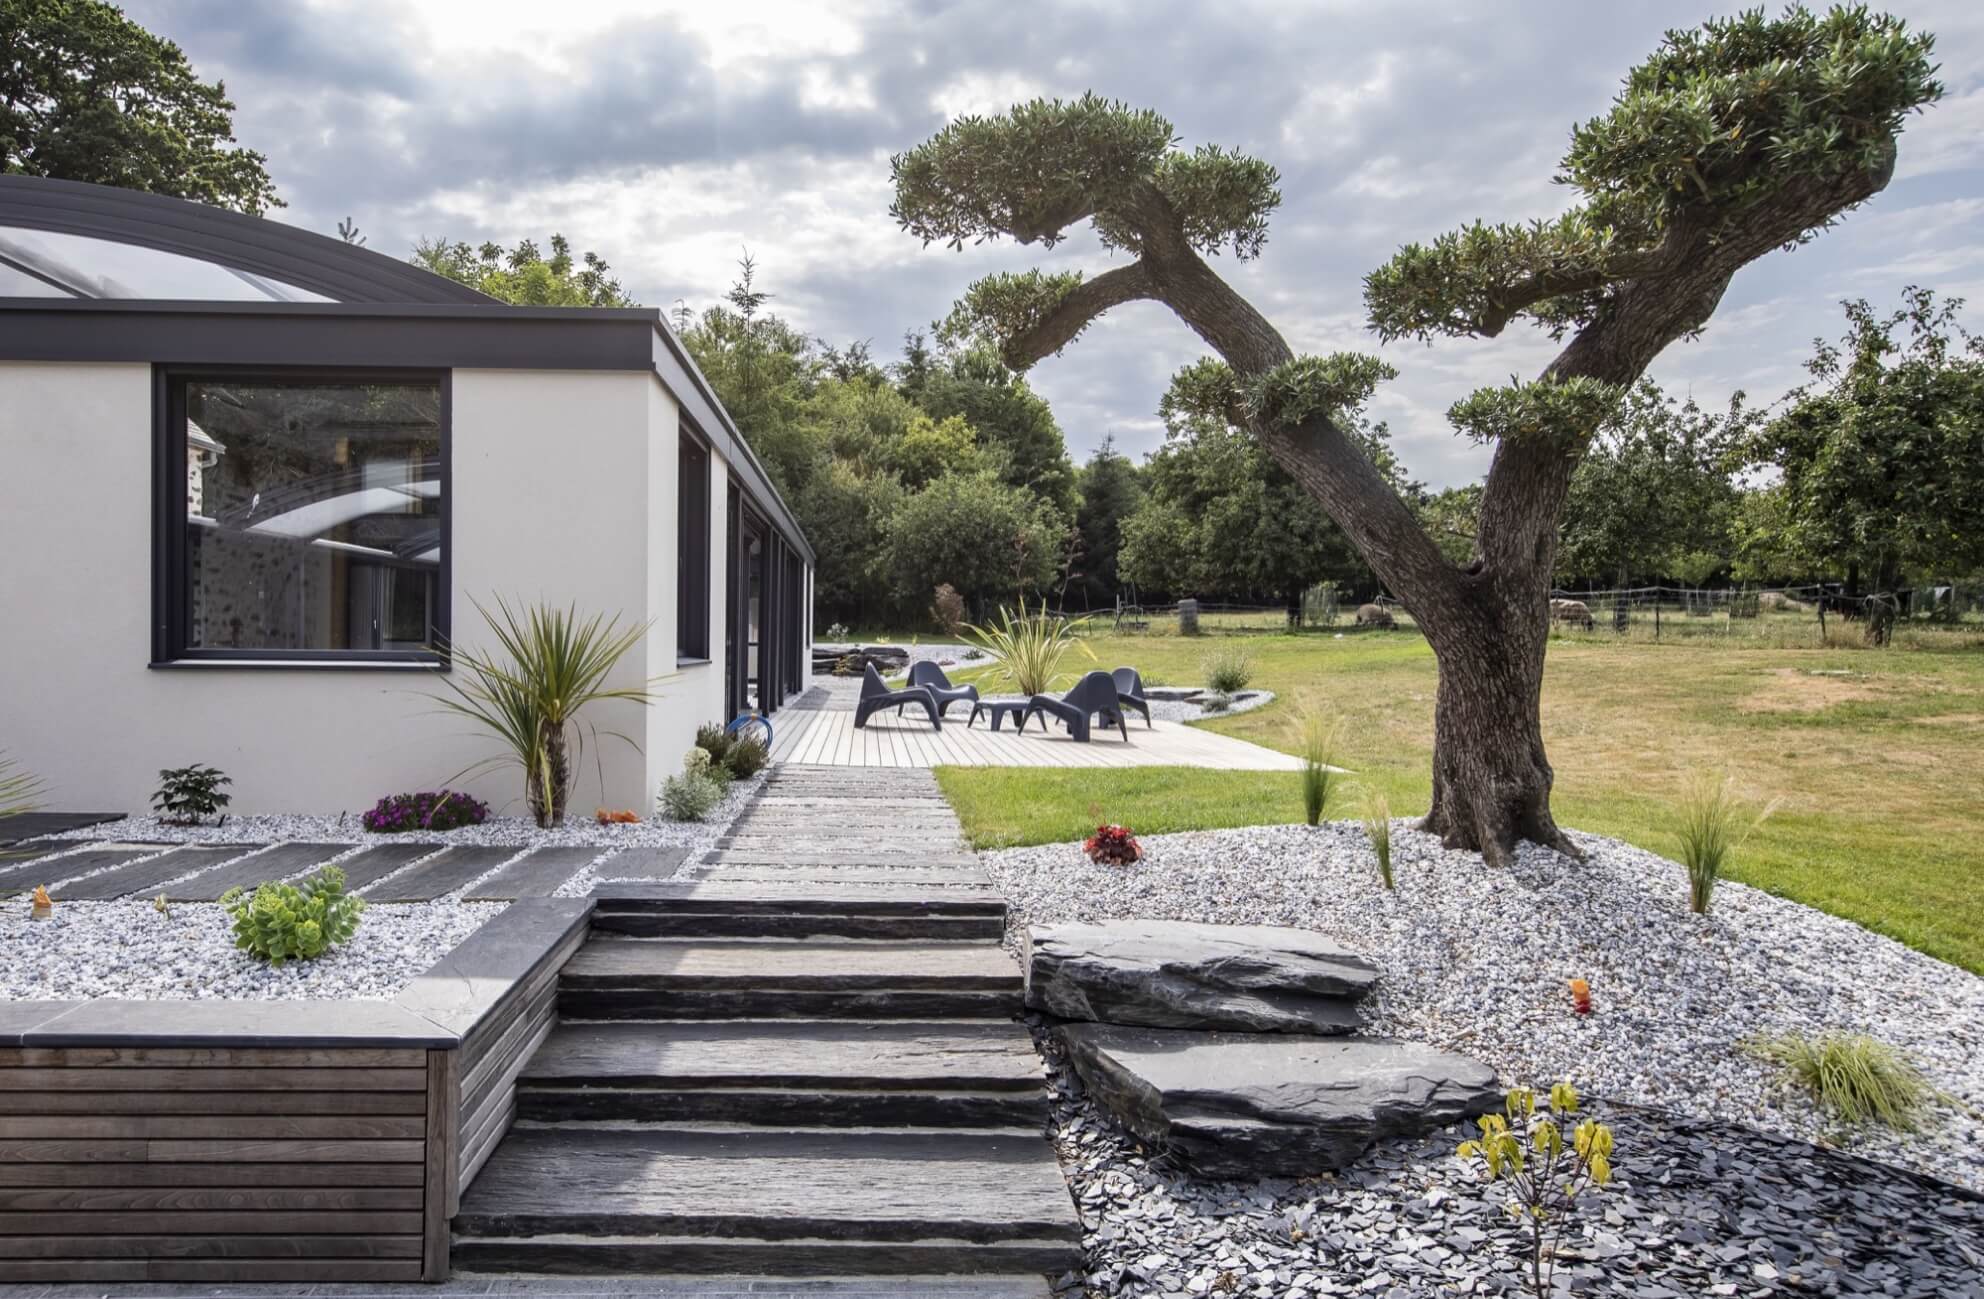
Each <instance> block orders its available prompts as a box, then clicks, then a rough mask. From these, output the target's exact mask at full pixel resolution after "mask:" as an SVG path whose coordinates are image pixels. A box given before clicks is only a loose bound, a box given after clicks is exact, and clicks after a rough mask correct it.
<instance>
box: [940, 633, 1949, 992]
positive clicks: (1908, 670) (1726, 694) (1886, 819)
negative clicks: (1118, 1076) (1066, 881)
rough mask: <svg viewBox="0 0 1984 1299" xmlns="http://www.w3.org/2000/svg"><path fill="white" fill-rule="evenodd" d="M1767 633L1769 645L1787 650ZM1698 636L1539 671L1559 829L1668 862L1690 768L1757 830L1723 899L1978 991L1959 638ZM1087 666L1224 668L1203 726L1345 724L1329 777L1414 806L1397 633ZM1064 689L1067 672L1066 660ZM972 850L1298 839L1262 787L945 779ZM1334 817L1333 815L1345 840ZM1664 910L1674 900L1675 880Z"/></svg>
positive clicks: (1557, 662) (1417, 683)
mask: <svg viewBox="0 0 1984 1299" xmlns="http://www.w3.org/2000/svg"><path fill="white" fill-rule="evenodd" d="M1787 630H1788V629H1787ZM1856 638H1857V630H1853V631H1849V632H1847V633H1845V634H1844V635H1842V636H1841V637H1840V638H1839V640H1840V641H1841V642H1843V643H1841V644H1839V645H1837V646H1836V647H1822V646H1820V645H1818V644H1817V643H1816V641H1817V638H1816V634H1815V629H1814V634H1813V635H1812V643H1811V644H1809V645H1797V644H1783V645H1780V644H1776V643H1773V642H1774V640H1775V637H1772V638H1769V639H1766V638H1761V637H1737V636H1731V637H1727V638H1724V639H1721V640H1716V639H1712V638H1708V637H1704V636H1700V635H1692V636H1687V637H1686V638H1663V641H1662V643H1660V644H1657V645H1656V644H1652V643H1649V642H1643V641H1641V640H1639V639H1638V638H1636V637H1635V638H1628V639H1626V640H1625V641H1623V642H1621V641H1619V640H1617V639H1615V638H1612V637H1610V636H1607V635H1604V634H1597V635H1592V636H1589V637H1586V636H1584V635H1582V634H1579V635H1575V636H1571V637H1560V638H1558V639H1556V640H1554V641H1553V642H1552V644H1551V647H1550V657H1549V666H1548V670H1547V674H1546V679H1545V687H1544V705H1543V725H1544V734H1545V738H1546V741H1547V743H1548V744H1549V748H1550V759H1551V762H1552V764H1553V765H1554V766H1555V768H1556V771H1557V792H1556V798H1555V806H1556V809H1557V814H1558V818H1559V820H1561V821H1562V822H1564V823H1565V824H1567V825H1569V826H1572V827H1575V828H1578V829H1582V830H1589V831H1594V832H1597V833H1601V834H1607V835H1612V836H1615V837H1618V838H1621V839H1625V840H1627V841H1629V842H1632V843H1636V844H1639V845H1642V846H1644V847H1647V848H1650V849H1653V850H1654V851H1656V852H1663V853H1668V854H1671V853H1672V852H1673V843H1672V840H1671V838H1670V837H1669V835H1668V833H1667V831H1666V828H1665V823H1666V819H1667V811H1668V808H1669V807H1670V806H1671V803H1672V800H1673V798H1674V797H1675V795H1676V794H1677V792H1678V791H1679V790H1680V788H1681V786H1682V783H1683V781H1684V780H1685V779H1686V777H1687V775H1688V773H1689V772H1690V771H1691V770H1693V769H1695V768H1698V767H1727V768H1728V769H1729V770H1730V771H1731V772H1732V773H1733V774H1734V776H1735V778H1736V780H1737V783H1738V784H1739V786H1740V787H1741V788H1742V789H1743V791H1744V792H1745V794H1746V796H1747V797H1749V798H1751V799H1753V800H1754V801H1755V802H1757V803H1759V804H1762V803H1764V802H1767V801H1770V800H1773V799H1775V800H1778V803H1779V807H1778V810H1777V812H1776V813H1775V814H1774V815H1773V816H1772V817H1771V819H1770V820H1769V821H1768V822H1766V823H1765V825H1764V826H1763V828H1762V829H1760V830H1759V831H1758V832H1757V834H1756V835H1755V837H1754V838H1752V839H1751V840H1750V841H1749V843H1748V844H1747V845H1746V846H1745V847H1744V849H1743V850H1742V851H1741V853H1740V854H1739V857H1738V863H1737V866H1736V869H1735V871H1734V872H1733V874H1734V877H1735V878H1737V879H1740V880H1742V881H1744V882H1745V883H1749V884H1754V885H1757V886H1759V887H1761V888H1766V889H1769V890H1771V891H1772V892H1776V893H1781V894H1784V895H1785V896H1787V897H1792V898H1796V899H1798V900H1800V901H1802V902H1806V903H1809V904H1810V905H1813V906H1816V907H1820V908H1823V909H1824V910H1827V911H1830V912H1833V913H1834V914H1836V915H1841V916H1845V917H1848V918H1850V919H1852V920H1855V921H1858V922H1860V923H1861V924H1864V925H1867V926H1869V927H1870V928H1873V929H1877V930H1880V931H1881V932H1883V933H1887V934H1890V935H1892V936H1894V937H1895V938H1898V939H1900V940H1902V941H1903V942H1906V943H1908V944H1910V945H1912V946H1914V947H1918V948H1920V949H1921V950H1923V951H1925V952H1929V953H1931V954H1932V955H1935V956H1938V957H1941V958H1942V959H1944V960H1947V961H1951V962H1953V963H1955V964H1958V965H1961V966H1964V967H1965V968H1967V969H1970V970H1973V971H1978V972H1980V973H1984V648H1980V645H1979V638H1978V637H1977V636H1975V635H1974V634H1969V633H1965V632H1949V631H1922V632H1911V631H1904V632H1903V633H1902V634H1901V635H1900V636H1899V637H1898V641H1897V645H1896V646H1895V647H1894V648H1891V649H1887V650H1871V649H1864V648H1859V647H1858V646H1857V639H1856ZM1090 644H1091V646H1092V647H1093V648H1094V650H1095V652H1096V656H1097V658H1098V659H1099V660H1100V662H1101V663H1102V665H1104V666H1110V667H1114V666H1118V665H1121V664H1132V665H1134V666H1136V667H1137V668H1138V669H1139V670H1141V671H1142V672H1143V674H1144V677H1145V679H1146V680H1148V681H1152V682H1154V683H1159V684H1168V685H1188V684H1199V683H1200V675H1201V669H1200V660H1201V658H1202V657H1203V655H1204V654H1205V652H1206V651H1207V649H1208V648H1210V647H1212V646H1215V645H1218V646H1231V645H1235V644H1239V645H1244V646H1245V647H1246V648H1247V649H1248V651H1249V652H1250V653H1251V654H1252V655H1253V658H1254V662H1255V668H1256V676H1255V684H1257V685H1261V686H1265V687H1267V688H1269V689H1272V690H1274V691H1276V692H1277V693H1278V694H1279V696H1280V697H1279V698H1278V699H1276V701H1275V702H1274V703H1273V704H1271V705H1269V706H1268V707H1267V708H1264V709H1260V710H1258V711H1255V712H1251V713H1243V714H1240V715H1237V716H1234V717H1228V718H1220V719H1215V720H1210V721H1207V722H1204V723H1202V724H1203V725H1207V726H1210V727H1211V728H1212V729H1214V730H1218V731H1221V732H1223V733H1225V734H1228V735H1237V736H1240V737H1242V738H1244V739H1248V740H1252V741H1254V742H1256V743H1259V744H1264V745H1267V746H1269V747H1272V748H1279V749H1284V750H1292V749H1293V748H1294V742H1293V740H1294V736H1293V732H1294V719H1295V718H1296V717H1297V716H1298V715H1299V714H1300V712H1301V711H1302V710H1303V709H1307V708H1317V709H1321V710H1324V711H1326V712H1329V713H1331V714H1334V715H1336V716H1340V717H1341V718H1343V719H1344V723H1345V726H1344V731H1343V735H1344V750H1343V754H1342V757H1341V758H1340V759H1339V762H1340V764H1341V765H1343V766H1346V767H1349V768H1352V769H1353V770H1354V771H1355V772H1356V773H1357V778H1358V779H1360V780H1363V781H1368V782H1370V783H1373V784H1375V785H1377V786H1378V787H1379V788H1381V789H1383V790H1384V791H1385V792H1386V794H1387V795H1388V796H1389V797H1390V799H1391V802H1392V806H1393V807H1394V809H1396V811H1397V813H1398V814H1399V815H1401V816H1403V815H1409V814H1415V813H1418V812H1420V811H1422V810H1423V809H1424V807H1425V804H1426V800H1427V797H1428V792H1429V784H1428V777H1427V767H1428V762H1429V759H1430V754H1431V734H1432V712H1433V690H1434V669H1433V657H1432V653H1431V651H1430V650H1429V649H1428V648H1427V646H1426V644H1425V642H1424V641H1423V640H1421V639H1420V637H1419V636H1418V635H1417V634H1416V633H1412V632H1403V631H1402V632H1379V633H1368V632H1367V633H1350V634H1346V635H1343V636H1341V637H1337V636H1334V635H1332V634H1331V633H1328V632H1305V633H1300V634H1293V635H1290V634H1282V635H1255V636H1246V637H1231V636H1209V637H1201V638H1197V639H1188V638H1183V637H1178V636H1175V635H1165V634H1158V635H1135V636H1129V635H1126V636H1110V635H1102V636H1097V637H1094V638H1092V639H1091V641H1090ZM1080 666H1087V663H1086V660H1083V661H1082V662H1081V664H1080ZM938 777H939V779H940V780H941V781H942V783H943V787H944V790H945V792H946V794H948V795H949V796H950V798H951V800H952V801H953V802H954V803H955V804H956V805H957V807H958V810H959V813H960V815H961V816H962V817H963V818H964V821H965V825H966V828H967V830H968V832H969V833H970V834H971V836H972V838H973V841H974V842H975V843H977V844H978V845H979V846H981V847H992V846H1005V845H1017V844H1029V843H1047V842H1055V841H1060V840H1069V839H1075V838H1079V837H1080V836H1081V835H1082V834H1083V833H1085V832H1086V830H1087V828H1088V827H1090V826H1092V825H1093V824H1094V814H1096V813H1099V814H1100V815H1102V816H1105V817H1108V818H1110V819H1113V820H1119V821H1123V822H1125V823H1127V824H1129V825H1131V826H1132V827H1133V828H1135V829H1137V830H1139V831H1143V832H1146V833H1159V832H1163V831H1170V830H1183V829H1194V828H1213V827H1221V826H1232V825H1250V824H1261V823H1266V822H1275V821H1292V820H1296V819H1299V817H1300V814H1301V803H1300V798H1299V795H1298V793H1297V788H1296V784H1295V779H1294V777H1292V776H1289V775H1285V774H1262V773H1247V772H1224V771H1202V770H1194V769H1188V768H1156V769H1145V770H1142V771H1137V770H1127V771H1126V770H1115V771H1112V770H1099V771H1098V770H1076V771H1064V770H1043V769H1033V768H1020V769H1015V768H1005V769H988V768H945V769H942V770H940V771H939V772H938ZM1349 814H1350V811H1349V808H1348V805H1345V807H1344V808H1343V809H1342V810H1335V811H1333V813H1332V815H1333V816H1339V817H1340V816H1346V815H1349ZM1676 870H1677V873H1676V878H1675V888H1676V889H1677V890H1679V889H1681V888H1682V887H1683V885H1682V881H1681V878H1680V875H1679V873H1678V872H1679V868H1678V867H1677V868H1676Z"/></svg>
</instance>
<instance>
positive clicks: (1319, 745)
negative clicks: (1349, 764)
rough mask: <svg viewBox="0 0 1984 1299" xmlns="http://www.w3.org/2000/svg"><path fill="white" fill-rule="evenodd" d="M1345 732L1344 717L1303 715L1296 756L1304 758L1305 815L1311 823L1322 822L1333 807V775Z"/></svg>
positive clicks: (1303, 812) (1303, 789) (1303, 792)
mask: <svg viewBox="0 0 1984 1299" xmlns="http://www.w3.org/2000/svg"><path fill="white" fill-rule="evenodd" d="M1342 734H1343V722H1342V720H1341V719H1332V718H1328V717H1325V716H1323V715H1322V714H1321V713H1314V712H1312V713H1308V714H1305V715H1304V716H1303V718H1302V723H1301V734H1300V745H1299V747H1298V748H1297V750H1296V755H1297V756H1298V757H1300V758H1301V759H1302V814H1303V815H1304V816H1306V817H1307V818H1308V819H1309V824H1310V825H1320V824H1321V823H1322V820H1323V814H1324V813H1325V812H1327V811H1328V810H1329V805H1330V784H1331V780H1330V778H1331V777H1332V776H1334V775H1335V774H1336V766H1335V764H1334V762H1333V759H1334V758H1335V757H1336V750H1337V741H1338V739H1339V738H1340V737H1341V736H1342Z"/></svg>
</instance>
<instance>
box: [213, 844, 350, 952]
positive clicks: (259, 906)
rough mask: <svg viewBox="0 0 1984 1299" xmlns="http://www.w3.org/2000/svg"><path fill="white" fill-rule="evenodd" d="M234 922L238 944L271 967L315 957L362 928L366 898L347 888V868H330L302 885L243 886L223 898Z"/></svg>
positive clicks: (236, 944) (235, 939) (228, 915)
mask: <svg viewBox="0 0 1984 1299" xmlns="http://www.w3.org/2000/svg"><path fill="white" fill-rule="evenodd" d="M220 905H221V909H222V910H223V911H225V912H226V913H227V917H228V919H229V920H230V921H232V922H233V925H234V945H235V946H236V947H238V948H240V949H241V950H243V951H245V952H252V953H254V954H255V955H256V956H259V957H261V958H262V959H263V960H265V961H267V962H268V963H269V964H270V965H274V966H278V967H280V966H281V965H282V963H283V962H285V961H297V960H305V961H307V960H313V959H315V958H316V957H319V956H322V955H323V954H324V953H325V952H328V951H329V950H331V949H332V948H333V947H336V946H338V945H339V944H340V943H343V942H345V941H347V940H348V939H350V937H351V936H352V935H353V934H354V933H356V932H358V918H359V915H360V913H362V912H363V911H364V910H365V903H364V901H363V899H360V898H355V897H350V896H348V895H346V893H345V891H344V872H343V871H341V870H339V869H338V868H337V867H335V866H326V867H324V868H323V869H322V870H320V871H318V872H317V873H316V874H314V875H312V876H311V877H310V878H308V879H306V880H304V881H303V883H302V884H301V885H300V886H299V885H295V884H279V883H268V884H263V885H260V886H259V887H257V888H256V890H255V891H254V892H253V893H249V892H247V891H246V890H244V889H241V888H239V887H236V888H232V889H229V890H228V891H227V892H226V893H225V894H223V895H222V896H221V899H220Z"/></svg>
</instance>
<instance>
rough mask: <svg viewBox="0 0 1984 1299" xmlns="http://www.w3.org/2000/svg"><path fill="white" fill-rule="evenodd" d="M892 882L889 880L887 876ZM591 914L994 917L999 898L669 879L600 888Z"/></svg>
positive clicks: (906, 889)
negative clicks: (687, 910) (687, 911)
mask: <svg viewBox="0 0 1984 1299" xmlns="http://www.w3.org/2000/svg"><path fill="white" fill-rule="evenodd" d="M891 878H892V877H891ZM593 898H594V901H595V907H596V914H608V913H614V912H654V911H675V910H680V909H683V908H688V907H693V908H696V909H700V910H706V911H707V910H717V909H721V910H724V911H729V912H734V913H737V914H740V915H744V914H752V913H757V912H774V911H776V912H796V911H809V912H820V913H840V912H847V911H854V910H858V911H860V912H862V913H864V914H880V915H929V914H941V915H960V916H963V915H1000V916H1003V915H1004V914H1005V912H1006V900H1005V897H1004V895H1002V894H1000V893H999V892H998V891H997V890H995V889H992V888H990V887H978V888H974V889H962V888H959V889H934V888H928V887H922V886H909V885H905V886H900V887H887V886H884V887H872V888H862V889H840V888H832V887H829V886H827V885H824V884H817V883H813V882H810V881H802V882H797V883H786V884H759V883H751V884H733V883H725V882H717V881H703V880H672V881H666V882H662V883H657V884H623V885H601V886H600V887H598V888H595V889H594V890H593Z"/></svg>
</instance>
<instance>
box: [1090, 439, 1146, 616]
mask: <svg viewBox="0 0 1984 1299" xmlns="http://www.w3.org/2000/svg"><path fill="white" fill-rule="evenodd" d="M1076 487H1077V490H1078V492H1079V495H1080V500H1081V503H1080V504H1079V505H1078V506H1076V508H1075V531H1076V533H1077V534H1078V535H1079V536H1080V538H1081V573H1080V574H1079V576H1078V577H1077V579H1076V583H1077V585H1078V586H1079V587H1080V588H1081V590H1082V591H1083V593H1084V595H1085V596H1086V597H1087V598H1086V600H1085V603H1086V604H1087V605H1088V606H1090V607H1094V606H1097V605H1107V604H1109V603H1111V602H1112V601H1113V600H1114V599H1115V597H1116V593H1117V590H1118V588H1119V587H1120V586H1121V585H1122V574H1121V571H1120V567H1121V555H1122V552H1123V525H1124V524H1125V523H1126V522H1127V521H1128V520H1129V518H1130V516H1131V515H1133V514H1135V513H1136V512H1137V507H1138V505H1139V504H1140V503H1141V502H1142V501H1143V495H1144V487H1143V475H1142V473H1141V472H1140V471H1139V470H1138V469H1137V466H1136V465H1135V464H1133V463H1131V461H1130V458H1129V457H1128V456H1125V455H1123V454H1122V453H1121V452H1119V451H1117V450H1116V442H1115V439H1114V438H1113V437H1111V436H1109V435H1107V434H1105V435H1104V436H1103V439H1102V445H1100V446H1098V447H1097V448H1096V449H1095V454H1094V455H1092V456H1090V457H1089V460H1088V463H1087V464H1085V465H1083V466H1082V469H1081V475H1080V477H1079V478H1078V479H1077V480H1076Z"/></svg>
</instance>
